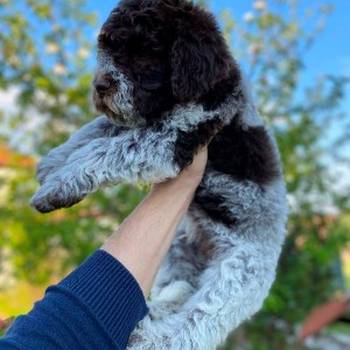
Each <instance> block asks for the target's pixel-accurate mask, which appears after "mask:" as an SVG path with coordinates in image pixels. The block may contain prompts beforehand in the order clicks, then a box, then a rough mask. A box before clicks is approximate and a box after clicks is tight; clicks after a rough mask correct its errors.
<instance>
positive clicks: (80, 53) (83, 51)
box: [78, 47, 90, 59]
mask: <svg viewBox="0 0 350 350" xmlns="http://www.w3.org/2000/svg"><path fill="white" fill-rule="evenodd" d="M89 54H90V52H89V51H88V49H86V48H85V47H81V48H80V49H79V51H78V56H79V58H82V59H84V58H88V57H89Z"/></svg>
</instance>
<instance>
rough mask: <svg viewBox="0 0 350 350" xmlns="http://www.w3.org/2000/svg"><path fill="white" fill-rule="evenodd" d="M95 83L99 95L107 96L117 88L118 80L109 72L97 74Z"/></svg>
mask: <svg viewBox="0 0 350 350" xmlns="http://www.w3.org/2000/svg"><path fill="white" fill-rule="evenodd" d="M93 83H94V87H95V90H96V92H97V94H98V95H99V97H103V96H106V95H108V93H109V92H111V91H115V90H116V89H117V82H116V81H115V80H114V79H113V77H112V75H111V74H109V73H104V74H97V75H96V77H95V79H94V82H93Z"/></svg>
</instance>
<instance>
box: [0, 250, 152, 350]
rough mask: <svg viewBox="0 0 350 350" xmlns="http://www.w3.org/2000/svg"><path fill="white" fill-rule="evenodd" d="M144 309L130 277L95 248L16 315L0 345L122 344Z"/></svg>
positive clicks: (71, 346) (119, 346) (85, 346)
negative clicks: (81, 262) (73, 269)
mask: <svg viewBox="0 0 350 350" xmlns="http://www.w3.org/2000/svg"><path fill="white" fill-rule="evenodd" d="M146 313H147V306H146V302H145V299H144V296H143V294H142V291H141V289H140V287H139V285H138V283H137V282H136V280H135V279H134V277H133V276H132V275H131V274H130V272H129V271H128V270H127V269H126V268H125V267H124V266H123V265H122V264H121V263H119V262H118V261H117V260H116V259H114V258H113V257H112V256H111V255H109V254H108V253H106V252H104V251H102V250H99V251H97V252H96V253H94V254H93V255H92V256H91V257H89V258H88V259H87V260H86V261H85V262H84V263H83V264H82V265H81V266H80V267H78V268H77V269H76V270H75V271H73V272H72V273H71V274H70V275H68V276H67V277H66V278H65V279H64V280H63V281H61V282H60V283H59V284H57V285H55V286H52V287H49V288H48V289H47V291H46V293H45V297H44V298H43V299H42V300H41V301H39V302H37V303H36V304H35V305H34V308H33V309H32V311H30V312H29V313H28V314H27V315H24V316H20V317H18V318H17V319H16V321H15V322H14V324H13V325H12V326H11V328H10V329H9V330H8V332H7V334H6V335H5V337H3V338H2V339H0V349H1V350H7V349H8V350H10V349H12V350H14V349H20V350H22V349H25V350H32V349H33V350H34V349H35V350H41V349H45V350H51V349H52V350H53V349H61V350H63V349H64V350H66V349H67V350H68V349H69V350H71V349H82V350H85V349H91V350H93V349H94V350H95V349H104V350H105V349H106V350H108V349H113V350H116V349H125V347H126V344H127V341H128V338H129V335H130V333H131V332H132V331H133V329H134V328H135V326H136V324H137V323H138V322H139V321H140V320H141V319H142V318H143V317H144V316H145V315H146Z"/></svg>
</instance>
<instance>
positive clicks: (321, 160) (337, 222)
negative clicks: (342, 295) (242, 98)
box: [223, 0, 349, 350]
mask: <svg viewBox="0 0 350 350" xmlns="http://www.w3.org/2000/svg"><path fill="white" fill-rule="evenodd" d="M303 4H304V3H303V2H302V1H296V0H283V1H273V2H272V1H271V2H267V1H254V2H253V8H252V10H251V11H250V12H248V13H246V14H245V15H244V21H243V23H242V21H237V20H235V19H234V18H233V16H232V15H231V14H230V13H229V12H227V11H224V12H223V21H224V33H225V35H226V37H227V39H228V40H229V42H232V43H233V52H234V53H235V55H236V57H237V58H238V60H239V61H241V62H246V64H245V68H246V71H247V72H248V77H249V80H250V82H251V85H252V86H253V88H254V92H255V94H256V98H257V105H258V108H259V110H260V113H261V115H262V116H263V117H264V118H265V119H266V122H267V123H268V124H269V125H270V127H271V128H272V129H273V131H274V133H275V135H276V137H277V141H278V144H279V148H280V151H281V156H282V160H283V164H284V172H285V177H286V182H287V188H288V192H289V195H290V199H291V207H292V208H291V215H290V220H289V225H288V239H287V243H286V245H285V248H284V252H283V256H282V259H281V262H280V267H279V273H278V278H277V281H276V283H275V284H274V287H273V289H272V293H271V295H270V297H269V298H268V300H267V301H266V303H265V307H264V309H263V311H262V312H260V314H259V315H258V316H257V317H255V318H254V320H253V321H252V322H250V323H248V324H247V325H245V326H243V327H241V329H240V331H238V332H236V333H235V334H234V335H233V336H232V338H231V339H230V340H229V342H228V345H227V349H229V348H231V346H230V344H240V345H241V348H242V349H252V350H265V349H266V350H267V349H269V350H271V349H276V350H277V349H297V348H298V345H297V344H296V343H294V342H292V341H291V339H292V338H291V337H290V336H293V335H295V333H296V325H297V324H299V323H300V322H301V321H303V319H304V318H305V316H306V314H307V313H308V312H310V310H311V309H312V308H313V307H315V305H318V304H319V303H321V302H323V301H325V300H327V298H329V297H330V296H332V295H333V294H334V292H336V291H337V290H339V289H341V288H342V287H343V286H342V285H341V283H340V284H339V283H336V282H337V281H339V279H338V280H337V269H336V268H335V267H336V265H337V259H338V258H339V251H340V249H341V248H342V247H344V246H345V245H346V244H347V243H348V241H349V233H348V231H347V230H348V227H345V226H344V225H343V224H342V217H343V216H344V215H346V214H348V213H349V200H348V194H349V191H346V189H345V188H343V189H342V193H339V191H336V190H335V187H334V186H333V183H334V180H335V179H334V174H333V173H332V172H330V169H331V168H332V167H335V166H336V165H337V162H339V160H340V158H338V157H337V156H336V155H337V154H341V150H342V149H344V147H345V145H344V142H345V140H346V139H347V137H346V135H348V133H349V130H348V125H346V123H345V116H346V115H345V114H343V113H341V111H340V105H341V102H342V100H343V98H344V93H345V87H346V84H347V83H348V81H349V77H345V76H329V75H328V76H323V77H319V78H317V79H315V82H310V84H309V85H307V86H306V87H305V88H304V87H303V83H302V82H303V76H304V57H305V53H306V52H307V51H308V50H310V49H312V46H313V43H314V41H315V40H316V39H317V35H318V33H319V32H320V31H321V30H322V29H323V27H324V25H325V23H326V19H327V17H328V15H329V14H330V13H331V11H332V6H330V5H327V4H324V3H323V4H318V5H317V6H316V7H315V8H307V9H306V10H305V11H304V13H303V11H302V8H303V7H302V5H303ZM336 125H343V128H342V131H341V132H339V134H338V135H337V136H336V137H334V135H331V134H330V133H329V130H332V129H333V127H334V126H336ZM346 127H347V128H346ZM325 140H327V142H325ZM346 161H347V162H348V161H349V159H344V158H341V162H346ZM327 164H328V166H327ZM329 164H331V165H332V167H329ZM330 208H331V209H332V210H330ZM234 348H235V347H234Z"/></svg>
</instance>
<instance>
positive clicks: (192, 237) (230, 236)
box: [32, 0, 287, 350]
mask: <svg viewBox="0 0 350 350" xmlns="http://www.w3.org/2000/svg"><path fill="white" fill-rule="evenodd" d="M94 101H95V104H96V106H97V109H98V110H99V111H101V112H102V113H103V114H104V115H105V116H102V117H99V118H97V119H96V120H94V121H92V122H91V123H89V124H87V125H85V126H84V127H83V128H82V129H80V130H79V131H78V132H76V133H75V134H74V135H73V136H72V137H71V138H70V139H69V140H68V141H67V142H66V143H65V144H63V145H61V146H59V147H58V148H56V149H54V150H52V151H51V152H50V153H49V154H48V156H46V157H44V159H43V160H42V162H41V163H40V165H39V168H38V178H39V181H40V183H41V184H42V187H41V188H40V189H39V191H38V192H37V193H36V195H35V196H34V198H33V200H32V204H33V205H34V206H35V207H36V208H37V209H38V210H39V211H41V212H48V211H51V210H54V209H57V208H61V207H69V206H71V205H73V204H75V203H77V202H78V201H80V200H81V199H82V198H83V197H84V196H85V195H87V194H88V193H89V192H92V191H95V190H96V189H97V188H99V187H101V186H103V185H106V184H115V183H119V182H128V183H136V182H138V181H148V182H153V183H155V182H161V181H164V180H166V179H169V178H173V177H175V176H177V175H178V174H179V172H180V171H181V170H182V169H183V168H184V167H186V165H188V164H190V163H191V161H192V159H193V156H194V155H195V154H196V152H197V151H198V149H199V148H200V147H201V146H202V145H205V144H206V143H207V142H208V141H209V140H210V139H212V141H211V143H210V145H209V160H208V165H207V169H206V171H205V175H204V178H203V180H202V182H201V184H200V186H199V188H198V190H197V192H196V194H195V197H194V199H193V202H192V204H191V207H190V209H189V211H188V213H187V215H186V217H185V218H184V220H183V223H182V225H181V226H180V227H179V228H178V234H177V238H176V239H175V241H174V243H173V245H172V247H171V249H170V251H169V254H168V256H167V259H166V261H165V262H164V264H163V266H162V268H161V271H160V272H159V275H158V277H157V280H156V283H155V286H154V289H153V294H152V301H151V302H150V305H149V307H150V313H149V315H148V316H147V317H146V318H145V319H144V320H143V321H142V322H140V324H139V326H138V328H137V329H136V330H135V332H134V333H133V335H132V336H131V338H130V343H129V347H130V348H131V349H185V350H186V349H199V350H205V349H214V348H215V347H216V346H217V345H218V344H220V343H221V342H223V341H224V340H225V338H226V337H227V335H228V333H229V332H230V331H231V330H233V329H234V328H236V327H237V326H238V325H239V324H240V323H241V322H243V321H244V320H246V319H248V318H249V317H251V316H252V315H253V314H254V313H255V312H257V311H258V310H259V309H260V307H261V306H262V303H263V301H264V299H265V297H266V296H267V294H268V292H269V289H270V287H271V284H272V282H273V280H274V278H275V270H276V266H277V262H278V258H279V254H280V251H281V246H282V243H283V240H284V235H285V223H286V218H287V205H286V194H285V185H284V181H283V177H282V174H281V167H280V160H279V155H278V151H277V148H276V145H275V142H274V139H273V138H272V136H271V135H270V134H269V132H268V131H267V130H266V128H265V126H264V125H263V123H262V121H261V119H260V118H259V116H258V115H257V112H256V110H255V107H254V105H253V103H252V101H251V99H250V97H249V95H248V92H247V90H246V89H245V87H244V84H243V81H242V78H241V73H240V71H239V68H238V67H237V64H236V63H235V61H234V59H233V58H232V56H231V54H230V51H229V49H228V48H227V46H226V44H225V41H224V39H223V36H222V34H221V33H220V31H219V29H218V26H217V24H216V22H215V20H214V18H213V16H212V15H210V14H209V13H208V12H206V11H205V10H204V9H202V8H200V7H198V6H197V5H194V4H192V3H190V2H188V1H185V0H124V1H121V3H120V4H119V6H118V7H117V8H115V9H114V10H113V11H112V13H111V15H110V16H109V18H108V19H107V21H106V23H105V24H104V25H103V27H102V30H101V33H100V35H99V38H98V69H97V73H96V77H95V80H94ZM176 195H177V194H176V193H174V196H176Z"/></svg>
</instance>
